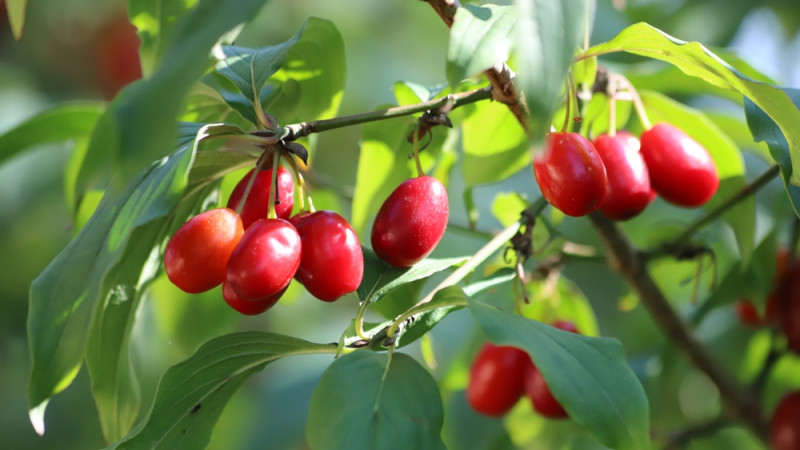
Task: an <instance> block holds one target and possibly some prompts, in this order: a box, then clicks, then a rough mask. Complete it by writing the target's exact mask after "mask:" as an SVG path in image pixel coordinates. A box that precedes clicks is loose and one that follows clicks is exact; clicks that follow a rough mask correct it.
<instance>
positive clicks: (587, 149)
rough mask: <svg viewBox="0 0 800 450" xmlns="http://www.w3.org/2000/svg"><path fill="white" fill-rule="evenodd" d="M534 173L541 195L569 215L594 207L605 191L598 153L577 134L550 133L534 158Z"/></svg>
mask: <svg viewBox="0 0 800 450" xmlns="http://www.w3.org/2000/svg"><path fill="white" fill-rule="evenodd" d="M533 174H534V175H535V176H536V181H537V182H538V183H539V188H540V189H541V191H542V195H543V196H544V198H545V199H546V200H547V201H548V202H550V204H551V205H553V206H554V207H556V208H558V209H559V210H561V211H562V212H563V213H564V214H566V215H568V216H573V217H580V216H585V215H586V214H589V213H590V212H592V211H594V210H596V209H597V208H599V207H600V205H601V204H602V203H603V200H605V198H606V192H607V191H608V177H607V176H606V169H605V167H604V166H603V161H602V160H601V159H600V155H599V154H598V153H597V150H595V148H594V146H593V145H592V143H591V142H589V141H588V140H586V138H584V137H583V136H581V135H579V134H577V133H563V132H553V133H549V134H548V135H547V145H546V146H545V149H544V153H543V154H542V155H538V156H535V157H534V158H533Z"/></svg>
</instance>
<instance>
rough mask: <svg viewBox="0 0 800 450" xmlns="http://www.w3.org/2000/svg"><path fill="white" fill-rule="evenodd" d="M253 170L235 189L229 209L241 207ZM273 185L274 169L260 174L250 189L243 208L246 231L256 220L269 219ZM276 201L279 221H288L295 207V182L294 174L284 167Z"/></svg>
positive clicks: (243, 222)
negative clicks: (270, 195) (271, 186)
mask: <svg viewBox="0 0 800 450" xmlns="http://www.w3.org/2000/svg"><path fill="white" fill-rule="evenodd" d="M253 170H255V169H253ZM253 170H251V171H249V172H247V175H245V176H244V177H243V178H242V179H241V180H240V181H239V183H238V184H237V185H236V187H235V188H233V192H232V193H231V196H230V198H229V199H228V208H231V209H233V210H235V209H236V208H238V207H239V202H240V201H241V200H242V196H243V195H244V191H245V190H246V189H247V184H248V183H249V182H250V177H251V176H252V175H253ZM271 183H272V169H269V170H261V171H259V172H258V175H256V180H255V181H254V182H253V187H252V188H250V194H249V195H248V196H247V200H245V202H244V207H243V208H242V224H243V225H244V228H245V229H247V228H249V227H250V225H252V224H253V222H255V221H256V220H259V219H266V218H267V211H269V192H270V184H271ZM276 200H277V201H278V204H276V205H275V214H276V215H277V216H278V218H279V219H288V218H289V216H290V215H291V214H292V208H293V207H294V181H293V180H292V174H291V173H289V171H288V170H286V169H284V168H283V167H280V168H278V197H277V199H276Z"/></svg>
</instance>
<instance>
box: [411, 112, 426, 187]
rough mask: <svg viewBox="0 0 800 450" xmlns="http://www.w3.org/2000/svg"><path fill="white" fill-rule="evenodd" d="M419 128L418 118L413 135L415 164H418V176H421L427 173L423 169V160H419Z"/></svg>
mask: <svg viewBox="0 0 800 450" xmlns="http://www.w3.org/2000/svg"><path fill="white" fill-rule="evenodd" d="M419 130H420V121H419V120H417V124H416V125H415V126H414V131H413V132H412V133H414V134H413V135H412V137H411V143H412V147H413V149H414V164H416V166H417V176H418V177H421V176H424V175H425V171H424V170H422V162H420V160H419Z"/></svg>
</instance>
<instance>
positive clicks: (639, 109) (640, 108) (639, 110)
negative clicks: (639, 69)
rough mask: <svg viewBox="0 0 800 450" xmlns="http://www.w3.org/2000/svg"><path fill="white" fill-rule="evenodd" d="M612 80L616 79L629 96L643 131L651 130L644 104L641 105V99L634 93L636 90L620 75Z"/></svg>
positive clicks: (651, 125)
mask: <svg viewBox="0 0 800 450" xmlns="http://www.w3.org/2000/svg"><path fill="white" fill-rule="evenodd" d="M613 78H616V79H617V81H618V82H619V83H620V84H621V85H622V86H623V87H624V88H625V90H626V91H628V93H629V94H630V95H631V100H632V101H633V107H634V108H636V115H637V116H639V120H640V121H641V122H642V127H644V129H645V130H649V129H650V128H652V127H653V124H652V123H651V122H650V118H649V117H647V111H646V110H645V109H644V103H642V98H641V97H639V93H638V92H637V91H636V88H635V87H633V85H632V84H631V82H630V81H628V79H627V78H625V77H623V76H622V75H614V77H613Z"/></svg>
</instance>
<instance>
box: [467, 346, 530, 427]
mask: <svg viewBox="0 0 800 450" xmlns="http://www.w3.org/2000/svg"><path fill="white" fill-rule="evenodd" d="M530 364H531V359H530V357H528V354H527V353H525V352H524V351H522V350H520V349H518V348H516V347H511V346H496V345H494V344H492V343H486V344H485V345H484V346H483V347H482V348H481V350H480V352H479V353H478V356H477V357H476V358H475V361H474V362H473V363H472V368H471V369H470V374H469V384H468V385H467V402H468V403H469V404H470V406H471V407H472V408H473V409H474V410H475V411H478V412H479V413H482V414H485V415H487V416H493V417H497V416H501V415H503V414H505V413H506V412H508V410H510V409H511V407H513V406H514V404H515V403H516V402H517V401H518V400H519V399H520V397H522V393H523V383H524V377H525V373H526V371H527V368H528V366H529V365H530Z"/></svg>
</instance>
